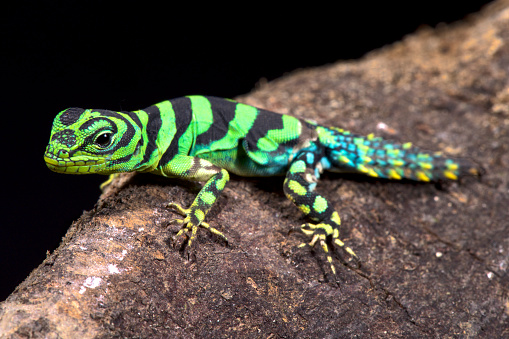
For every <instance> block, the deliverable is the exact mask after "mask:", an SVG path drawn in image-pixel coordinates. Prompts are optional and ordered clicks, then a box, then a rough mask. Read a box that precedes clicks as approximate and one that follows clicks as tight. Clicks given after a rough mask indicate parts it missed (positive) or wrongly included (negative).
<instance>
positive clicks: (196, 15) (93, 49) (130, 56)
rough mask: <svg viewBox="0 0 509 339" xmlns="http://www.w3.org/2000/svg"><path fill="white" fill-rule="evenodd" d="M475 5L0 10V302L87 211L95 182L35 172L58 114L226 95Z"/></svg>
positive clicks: (30, 5)
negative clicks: (71, 109) (66, 110)
mask: <svg viewBox="0 0 509 339" xmlns="http://www.w3.org/2000/svg"><path fill="white" fill-rule="evenodd" d="M487 2H488V1H461V2H460V1H446V0H442V1H438V0H437V1H423V2H414V1H405V2H398V1H396V2H381V1H374V2H373V3H370V2H365V1H363V2H361V1H358V2H356V3H352V4H348V5H346V4H343V2H337V3H335V4H334V5H322V6H313V5H310V4H309V3H308V2H304V3H303V4H302V5H297V4H296V3H294V2H292V5H291V6H289V5H281V4H276V3H275V2H274V3H272V5H265V4H258V3H256V4H255V3H252V2H250V3H233V4H234V6H232V5H230V6H229V8H228V9H223V8H220V7H218V6H207V7H203V6H202V5H198V4H197V3H195V4H193V5H192V6H185V5H183V4H180V3H178V2H159V3H161V4H164V5H162V6H155V5H150V2H148V1H144V2H142V1H136V2H135V1H132V2H131V1H122V2H118V6H115V5H113V3H115V2H109V1H108V2H107V1H103V2H97V3H95V2H90V1H80V2H72V1H53V2H48V1H37V2H35V1H33V2H17V3H16V4H12V3H13V2H12V1H11V2H9V3H10V4H9V5H8V6H7V7H5V6H4V5H3V6H2V9H1V14H0V16H1V17H0V18H1V21H0V25H1V33H0V34H1V37H2V38H1V44H2V45H1V58H2V59H1V63H0V65H1V80H2V91H1V93H2V100H1V104H2V106H1V110H2V112H1V120H0V121H1V122H0V126H1V127H2V128H1V129H2V133H1V137H2V142H1V153H0V159H1V161H2V166H1V170H2V173H1V174H2V177H1V178H2V181H1V182H2V183H3V185H2V203H1V205H0V206H1V208H2V219H1V220H2V224H1V227H0V282H1V286H0V287H1V289H0V300H3V299H5V298H6V297H7V296H8V295H9V293H11V292H12V291H13V290H14V288H15V286H16V285H17V284H19V283H20V282H21V281H22V280H23V279H24V278H25V277H26V276H27V275H28V274H29V272H30V271H31V270H32V269H33V268H35V267H36V266H37V265H39V264H40V263H41V262H42V260H43V259H44V258H45V255H46V251H48V250H49V251H53V250H54V249H55V248H56V247H57V246H58V244H59V242H60V240H61V238H62V236H63V235H64V234H65V232H66V230H67V228H68V227H69V225H70V224H71V222H72V221H73V220H75V219H77V218H78V217H79V216H80V215H81V213H82V211H83V210H89V209H91V208H92V207H93V206H94V203H95V202H96V200H97V198H98V196H99V194H100V191H99V184H100V183H101V182H102V181H104V179H105V178H106V177H103V176H98V175H97V176H71V175H62V174H57V173H53V172H50V171H49V170H48V169H47V168H46V166H45V164H44V161H43V159H42V155H43V152H44V149H45V147H46V143H47V141H48V139H49V132H50V128H51V123H52V120H53V118H54V116H55V115H56V114H57V113H58V112H59V111H61V110H62V109H64V108H67V107H71V106H77V107H85V108H106V109H112V110H133V109H139V108H144V107H147V106H149V105H151V104H154V103H156V102H159V101H162V100H165V99H170V98H174V97H178V96H182V95H188V94H206V95H215V96H222V97H230V98H231V97H235V96H236V95H240V94H244V93H247V92H249V91H250V90H252V89H253V88H254V87H255V85H256V83H257V82H259V81H260V79H266V80H269V81H270V80H273V79H276V78H278V77H280V76H281V75H283V74H285V73H287V72H290V71H292V70H295V69H298V68H306V67H313V66H320V65H324V64H327V63H333V62H335V61H338V60H342V59H355V58H359V57H361V56H363V55H364V54H365V53H367V52H369V51H371V50H373V49H376V48H379V47H381V46H383V45H386V44H388V43H392V42H394V41H397V40H400V39H401V38H402V37H403V36H404V35H406V34H410V33H412V32H415V30H416V29H418V28H419V27H420V26H422V25H429V26H432V27H434V26H436V25H437V24H439V23H441V22H445V23H450V22H454V21H456V20H460V19H462V18H464V17H465V16H466V15H467V14H469V13H472V12H476V11H478V10H479V9H480V8H481V7H482V5H483V4H486V3H487ZM105 4H107V5H105ZM331 4H332V2H331ZM375 4H376V5H375ZM274 5H278V8H275V7H274ZM304 5H305V6H304ZM175 6H177V7H175ZM285 6H288V7H285ZM310 6H311V7H310ZM330 6H333V7H330Z"/></svg>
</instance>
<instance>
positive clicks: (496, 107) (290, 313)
mask: <svg viewBox="0 0 509 339" xmlns="http://www.w3.org/2000/svg"><path fill="white" fill-rule="evenodd" d="M238 99H239V100H241V101H243V102H246V103H249V104H253V105H256V106H260V107H264V108H267V109H270V110H274V111H278V112H282V113H291V114H293V115H295V116H299V117H306V118H311V119H314V120H316V121H318V122H319V123H322V124H326V125H335V126H341V127H344V128H346V129H350V130H352V131H355V132H358V133H370V132H375V134H377V135H381V136H384V137H386V138H390V139H395V140H399V141H412V142H413V143H414V144H416V145H418V146H421V147H423V148H427V149H431V150H444V151H446V152H447V153H449V154H452V155H455V156H469V157H472V158H473V159H475V160H476V161H478V162H480V163H481V164H483V166H484V167H485V168H486V169H487V173H486V175H485V176H484V178H483V179H482V180H481V181H479V180H476V179H474V178H467V179H466V180H464V181H463V182H461V183H459V184H457V183H452V184H446V185H433V184H417V183H411V182H389V181H382V180H376V179H370V178H365V177H362V176H356V175H332V174H331V175H325V176H324V177H323V179H322V180H321V181H320V183H319V185H318V187H317V189H318V191H320V192H322V193H323V194H324V195H325V196H327V197H328V198H329V199H330V201H331V202H332V203H333V205H334V206H335V207H336V208H337V209H338V211H339V213H340V216H341V217H342V221H343V229H342V238H343V239H345V240H346V241H347V243H348V245H349V246H350V247H352V248H353V249H354V250H355V251H356V253H357V254H358V255H359V257H360V258H361V260H362V262H361V264H360V265H359V266H356V265H353V264H351V263H350V261H349V258H348V256H347V255H345V254H344V253H343V252H341V251H340V250H338V251H336V253H335V262H336V267H337V268H338V274H337V276H335V277H334V276H332V275H331V274H330V272H329V267H328V263H327V261H326V260H325V257H324V255H323V254H322V253H321V251H319V250H316V251H314V250H312V249H310V248H297V245H298V244H300V243H301V242H302V241H304V240H305V239H306V238H305V237H304V236H303V235H302V234H300V232H298V229H299V225H300V224H301V223H303V222H304V219H303V217H302V215H301V214H300V213H299V211H298V210H297V208H296V207H294V206H293V205H292V204H291V202H289V201H287V199H286V198H285V197H284V195H283V192H282V180H283V179H282V178H271V179H268V180H262V181H259V180H252V179H248V180H246V179H243V178H237V177H234V178H233V179H232V180H231V182H230V183H229V184H228V186H227V188H226V189H225V192H224V194H223V195H222V196H221V198H220V199H219V203H218V205H217V206H216V207H215V208H214V209H213V211H212V212H211V214H210V216H209V218H208V221H209V222H210V223H211V225H213V226H214V227H217V228H218V229H220V230H221V231H222V232H224V233H225V234H226V235H227V236H228V238H229V240H230V244H229V245H227V244H225V243H224V242H223V241H221V240H220V239H218V238H216V237H214V236H211V235H209V234H207V233H206V232H199V236H198V239H197V240H196V241H195V242H194V244H193V248H192V249H191V250H190V251H187V250H185V249H183V248H182V246H181V245H182V243H183V239H182V238H181V239H176V240H173V239H172V235H173V234H175V232H176V231H177V229H178V228H177V227H176V226H170V228H169V230H168V229H167V228H166V227H165V226H166V225H167V224H168V221H169V220H170V219H172V218H175V217H176V215H175V214H174V213H172V212H171V211H170V210H168V209H166V208H165V204H166V203H167V202H168V201H176V202H178V203H182V204H183V205H184V206H187V205H189V204H190V203H191V202H192V200H193V198H194V196H195V195H196V193H197V192H198V190H199V188H200V186H199V185H198V184H192V183H185V182H181V181H168V180H163V179H162V178H157V177H155V176H150V175H136V176H132V175H124V176H122V177H121V178H120V179H119V180H117V181H116V182H115V183H114V185H113V186H112V187H110V189H109V190H108V191H107V192H106V193H105V194H104V195H103V196H102V197H101V200H100V201H99V202H98V204H97V205H96V207H95V208H94V209H93V210H92V211H89V212H87V213H85V214H84V215H83V216H82V217H81V218H80V219H79V220H78V221H76V222H75V223H73V225H72V226H71V227H70V229H69V232H68V234H67V235H66V237H65V239H64V240H63V241H62V244H61V246H60V247H59V248H58V249H57V250H56V251H55V252H54V253H52V254H51V255H49V256H48V258H47V259H46V260H45V261H44V262H43V263H42V264H41V265H40V266H39V267H38V268H37V269H36V270H34V271H33V272H32V274H31V275H30V276H29V277H28V278H27V279H26V280H25V281H24V282H23V283H22V284H21V285H20V286H19V287H18V288H17V289H16V290H15V291H14V292H13V293H12V295H11V296H10V297H9V298H8V299H7V300H6V301H4V302H3V303H1V304H0V333H1V334H2V337H5V338H25V337H47V338H60V337H61V338H70V337H76V338H111V337H118V338H120V337H142V338H167V337H186V338H194V337H195V338H200V337H209V338H217V337H264V338H273V337H274V338H275V337H303V338H309V337H313V338H328V337H330V338H337V337H354V336H359V337H392V338H394V337H405V338H408V337H411V338H420V337H426V338H429V337H440V338H447V337H463V338H468V337H476V338H477V337H484V338H501V337H509V325H508V324H509V298H508V291H509V276H508V271H509V268H508V265H509V209H508V206H509V174H508V173H509V2H508V1H498V2H495V3H493V4H492V5H491V6H489V7H488V8H487V9H485V10H484V11H483V12H482V13H481V14H479V15H476V16H474V17H471V18H468V19H466V20H464V21H463V22H461V23H458V24H454V25H451V26H448V27H440V28H437V29H421V30H420V31H418V32H417V33H416V34H413V35H411V36H408V37H406V38H405V39H403V41H401V42H398V43H396V44H394V45H391V46H387V47H386V48H383V49H381V50H378V51H375V52H373V53H371V54H369V55H368V56H366V57H365V58H363V59H362V60H356V61H347V62H338V63H337V64H334V65H329V66H325V67H322V68H317V69H309V70H301V71H297V72H295V73H293V74H290V75H288V76H287V77H285V78H283V79H280V80H278V81H275V82H272V83H268V84H263V85H260V87H259V89H258V90H256V91H255V92H254V93H250V94H249V95H246V96H243V97H241V98H238Z"/></svg>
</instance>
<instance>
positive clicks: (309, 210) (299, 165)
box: [283, 153, 357, 274]
mask: <svg viewBox="0 0 509 339" xmlns="http://www.w3.org/2000/svg"><path fill="white" fill-rule="evenodd" d="M310 158H313V157H311V156H309V155H307V153H302V154H301V155H299V156H298V157H297V158H295V160H294V161H293V162H292V164H291V165H290V168H289V170H288V173H287V175H286V178H285V181H284V187H283V188H284V192H285V195H286V197H287V198H288V199H290V200H291V201H292V202H293V203H294V204H295V205H296V206H297V207H298V208H299V209H300V210H301V211H302V212H303V213H304V214H305V215H306V216H307V217H309V218H310V219H311V220H312V221H313V222H314V223H311V222H309V223H305V224H303V225H302V226H301V230H302V232H303V233H304V234H305V235H307V236H309V237H311V241H310V242H309V243H303V244H301V245H299V247H303V246H307V245H309V246H312V247H313V246H314V245H315V244H316V243H319V244H320V247H321V248H322V250H323V251H324V252H325V255H326V256H327V261H328V262H329V264H330V267H331V270H332V272H333V273H334V274H336V269H335V267H334V264H333V263H332V255H331V249H330V248H329V247H330V246H329V245H328V244H327V243H328V242H329V243H330V244H335V245H337V246H340V247H343V249H344V250H345V251H346V252H347V253H348V254H350V255H351V256H352V257H357V256H356V254H355V253H354V251H353V250H352V249H351V248H349V247H347V246H345V244H344V242H343V241H342V240H341V239H340V238H339V227H340V224H341V220H340V218H339V214H338V212H336V211H335V210H334V209H333V208H332V206H331V204H330V203H329V202H328V201H327V199H325V198H324V197H323V196H321V195H319V194H318V193H315V192H314V188H315V186H316V182H317V180H318V178H317V176H318V175H319V173H318V172H316V171H315V168H316V163H312V162H310V161H309V159H310ZM329 240H330V241H329Z"/></svg>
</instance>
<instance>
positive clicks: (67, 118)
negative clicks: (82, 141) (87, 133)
mask: <svg viewBox="0 0 509 339" xmlns="http://www.w3.org/2000/svg"><path fill="white" fill-rule="evenodd" d="M84 111H85V110H84V109H83V108H77V107H72V108H68V109H66V110H65V111H64V112H63V113H62V115H61V116H60V122H61V123H62V124H64V126H69V125H72V124H74V123H75V122H76V121H78V119H79V118H80V115H81V113H83V112H84Z"/></svg>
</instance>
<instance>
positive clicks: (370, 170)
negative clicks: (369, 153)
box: [368, 168, 378, 178]
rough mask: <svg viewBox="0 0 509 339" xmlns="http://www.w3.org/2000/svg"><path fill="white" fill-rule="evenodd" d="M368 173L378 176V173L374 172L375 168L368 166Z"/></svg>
mask: <svg viewBox="0 0 509 339" xmlns="http://www.w3.org/2000/svg"><path fill="white" fill-rule="evenodd" d="M368 175H369V176H372V177H375V178H376V177H378V173H376V172H375V170H373V169H372V168H369V172H368Z"/></svg>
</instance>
